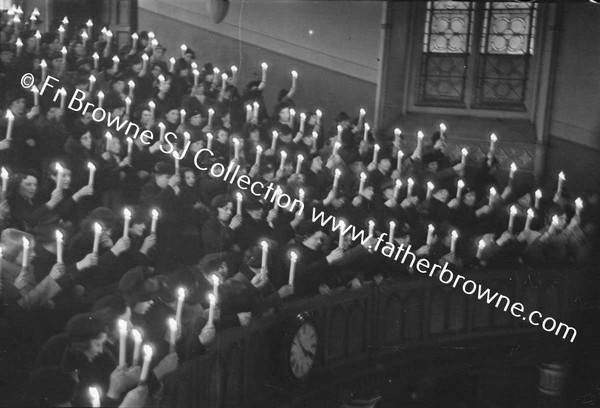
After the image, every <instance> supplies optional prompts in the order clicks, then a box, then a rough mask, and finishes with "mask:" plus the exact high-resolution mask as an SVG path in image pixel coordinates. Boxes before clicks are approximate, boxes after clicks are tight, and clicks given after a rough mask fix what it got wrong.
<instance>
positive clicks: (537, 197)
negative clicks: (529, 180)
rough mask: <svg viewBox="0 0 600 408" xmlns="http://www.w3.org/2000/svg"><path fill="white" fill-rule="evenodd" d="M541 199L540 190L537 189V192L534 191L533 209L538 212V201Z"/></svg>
mask: <svg viewBox="0 0 600 408" xmlns="http://www.w3.org/2000/svg"><path fill="white" fill-rule="evenodd" d="M541 199H542V190H540V189H539V188H538V189H537V190H535V205H534V207H535V209H536V210H539V209H540V200H541Z"/></svg>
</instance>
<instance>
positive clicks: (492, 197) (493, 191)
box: [488, 187, 498, 207]
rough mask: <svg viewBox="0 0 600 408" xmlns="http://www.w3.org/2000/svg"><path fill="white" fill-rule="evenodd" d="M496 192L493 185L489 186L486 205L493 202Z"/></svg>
mask: <svg viewBox="0 0 600 408" xmlns="http://www.w3.org/2000/svg"><path fill="white" fill-rule="evenodd" d="M497 194H498V192H497V191H496V189H495V188H494V187H490V198H489V201H488V205H489V206H490V207H491V205H492V204H493V203H494V201H495V200H496V195H497Z"/></svg>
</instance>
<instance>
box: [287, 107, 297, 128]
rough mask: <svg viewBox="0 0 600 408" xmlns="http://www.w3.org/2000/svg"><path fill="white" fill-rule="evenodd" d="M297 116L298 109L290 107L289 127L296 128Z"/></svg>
mask: <svg viewBox="0 0 600 408" xmlns="http://www.w3.org/2000/svg"><path fill="white" fill-rule="evenodd" d="M295 118H296V109H294V108H291V109H290V120H289V122H288V125H289V127H291V128H294V119H295Z"/></svg>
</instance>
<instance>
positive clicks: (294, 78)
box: [292, 71, 298, 88]
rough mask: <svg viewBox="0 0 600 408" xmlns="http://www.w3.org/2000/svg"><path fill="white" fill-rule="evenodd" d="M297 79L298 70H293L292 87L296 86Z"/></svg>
mask: <svg viewBox="0 0 600 408" xmlns="http://www.w3.org/2000/svg"><path fill="white" fill-rule="evenodd" d="M297 81H298V73H297V72H296V71H292V88H295V87H296V83H297Z"/></svg>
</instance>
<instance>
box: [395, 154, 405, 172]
mask: <svg viewBox="0 0 600 408" xmlns="http://www.w3.org/2000/svg"><path fill="white" fill-rule="evenodd" d="M403 157H404V152H403V151H402V150H400V149H398V157H397V158H396V169H397V170H398V177H400V176H401V173H400V172H401V171H402V158H403Z"/></svg>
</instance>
